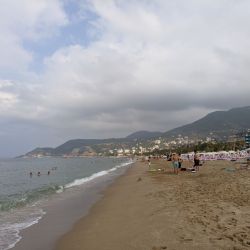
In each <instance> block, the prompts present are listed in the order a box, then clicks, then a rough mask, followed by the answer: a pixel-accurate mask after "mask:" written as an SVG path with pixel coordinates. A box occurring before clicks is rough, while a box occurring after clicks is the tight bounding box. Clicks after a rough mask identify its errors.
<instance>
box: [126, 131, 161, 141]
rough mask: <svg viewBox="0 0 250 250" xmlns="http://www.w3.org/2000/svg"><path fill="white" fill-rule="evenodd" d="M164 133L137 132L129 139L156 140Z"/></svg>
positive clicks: (129, 136) (128, 137)
mask: <svg viewBox="0 0 250 250" xmlns="http://www.w3.org/2000/svg"><path fill="white" fill-rule="evenodd" d="M162 134H163V133H162V132H149V131H145V130H142V131H137V132H135V133H132V134H130V135H128V136H127V137H126V138H127V139H150V138H156V137H160V136H161V135H162Z"/></svg>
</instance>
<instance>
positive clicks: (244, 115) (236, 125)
mask: <svg viewBox="0 0 250 250" xmlns="http://www.w3.org/2000/svg"><path fill="white" fill-rule="evenodd" d="M249 128H250V106H248V107H242V108H233V109H230V110H228V111H215V112H212V113H209V114H208V115H206V116H205V117H203V118H201V119H199V120H197V121H195V122H193V123H190V124H187V125H184V126H181V127H178V128H175V129H172V130H170V131H168V132H166V133H164V134H163V135H162V136H163V137H166V138H169V137H174V136H177V135H179V134H181V135H185V136H208V135H210V134H211V133H213V135H215V136H216V137H218V138H222V137H223V136H228V135H231V134H235V133H238V132H241V131H243V130H246V129H249Z"/></svg>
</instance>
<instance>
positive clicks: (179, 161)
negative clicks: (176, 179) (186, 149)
mask: <svg viewBox="0 0 250 250" xmlns="http://www.w3.org/2000/svg"><path fill="white" fill-rule="evenodd" d="M178 156H179V160H178V163H179V168H180V169H181V165H182V163H183V160H182V159H181V156H180V155H178Z"/></svg>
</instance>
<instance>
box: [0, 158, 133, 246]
mask: <svg viewBox="0 0 250 250" xmlns="http://www.w3.org/2000/svg"><path fill="white" fill-rule="evenodd" d="M129 163H131V160H129V159H127V158H98V157H96V158H52V157H51V158H18V159H8V160H0V250H6V249H10V248H12V247H13V246H14V245H15V243H16V242H17V241H18V240H20V236H19V232H20V230H22V229H24V228H27V227H29V226H31V225H33V224H35V223H37V222H38V221H39V220H40V219H41V218H42V217H43V215H44V214H45V212H44V211H43V210H42V209H41V207H40V206H39V202H40V201H42V200H43V199H47V198H49V197H52V196H53V195H57V193H63V192H64V190H66V189H69V188H72V189H73V188H75V187H77V186H80V185H84V183H88V182H91V181H94V180H96V179H97V178H99V179H100V178H102V176H104V175H108V174H110V173H112V172H115V171H116V170H117V169H119V168H122V167H125V166H127V165H128V164H129ZM31 172H32V175H30V173H31ZM38 172H40V175H38ZM48 172H49V174H48Z"/></svg>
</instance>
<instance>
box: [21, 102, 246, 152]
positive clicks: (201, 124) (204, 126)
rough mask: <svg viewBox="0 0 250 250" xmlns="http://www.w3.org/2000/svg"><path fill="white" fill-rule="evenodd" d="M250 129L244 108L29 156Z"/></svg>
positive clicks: (102, 149) (79, 141)
mask: <svg viewBox="0 0 250 250" xmlns="http://www.w3.org/2000/svg"><path fill="white" fill-rule="evenodd" d="M249 128H250V106H248V107H242V108H233V109H230V110H228V111H215V112H212V113H210V114H208V115H206V116H205V117H203V118H201V119H199V120H197V121H195V122H193V123H190V124H187V125H184V126H181V127H178V128H175V129H172V130H170V131H167V132H165V133H161V132H149V131H143V130H142V131H137V132H135V133H132V134H130V135H128V136H127V137H125V138H111V139H75V140H69V141H67V142H65V143H64V144H62V145H60V146H58V147H56V148H36V149H34V150H33V151H31V152H29V153H27V154H26V156H34V155H54V156H61V155H74V154H75V155H95V154H98V153H102V152H105V151H106V152H107V151H109V150H113V149H115V148H116V149H118V148H129V147H132V146H135V145H136V143H138V140H139V141H140V143H143V142H146V141H147V142H148V141H150V140H151V141H152V140H154V139H156V138H159V137H162V138H166V139H170V138H172V137H176V136H178V135H179V134H181V135H182V136H189V137H199V138H200V137H206V136H210V135H213V137H215V138H217V139H223V138H224V137H227V136H229V135H234V134H236V133H239V132H241V131H244V130H247V129H249Z"/></svg>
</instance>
